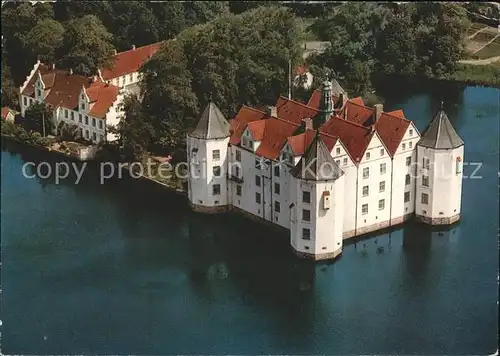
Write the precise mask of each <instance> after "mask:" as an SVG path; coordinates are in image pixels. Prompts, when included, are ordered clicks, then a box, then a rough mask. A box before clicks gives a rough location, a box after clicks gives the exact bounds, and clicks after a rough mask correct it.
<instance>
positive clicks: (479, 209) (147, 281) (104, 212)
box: [1, 86, 500, 354]
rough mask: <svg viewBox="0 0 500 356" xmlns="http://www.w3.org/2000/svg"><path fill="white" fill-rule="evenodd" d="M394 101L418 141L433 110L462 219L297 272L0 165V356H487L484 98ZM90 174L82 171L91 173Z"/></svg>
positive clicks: (267, 250)
mask: <svg viewBox="0 0 500 356" xmlns="http://www.w3.org/2000/svg"><path fill="white" fill-rule="evenodd" d="M412 91H413V92H411V93H410V92H408V91H405V90H402V89H400V88H398V90H397V91H396V92H395V93H394V92H393V93H385V94H384V93H382V94H384V95H385V98H386V102H385V108H386V109H396V108H399V107H402V108H403V109H404V111H405V113H406V115H407V117H408V118H409V119H412V120H414V121H415V123H416V125H417V127H418V129H419V130H422V129H423V128H424V127H425V125H426V123H427V122H428V121H429V120H430V118H431V116H432V114H434V113H435V110H436V109H437V108H438V106H439V102H440V101H441V96H443V94H442V93H445V95H444V98H443V99H444V101H445V109H446V111H447V113H448V116H449V117H450V119H451V120H452V121H453V124H454V126H455V128H456V129H457V131H458V132H459V134H460V135H461V136H462V138H463V139H464V141H465V143H466V145H465V161H466V162H469V163H471V164H470V165H469V166H465V169H464V174H465V175H467V176H468V175H471V174H472V173H473V171H474V170H475V169H476V167H477V165H476V164H481V166H480V168H479V170H478V171H477V172H475V176H476V177H481V178H478V179H465V180H464V185H463V204H462V220H461V221H460V222H459V223H458V224H457V225H455V226H452V227H451V228H447V229H430V228H428V227H426V226H422V225H417V224H412V223H410V224H406V225H404V226H400V227H398V228H396V229H394V230H392V231H390V232H387V231H385V232H382V233H377V234H373V235H370V236H368V237H366V238H364V239H361V240H356V242H354V241H349V242H347V243H346V244H345V245H344V252H343V256H342V257H341V258H340V259H339V260H337V261H336V262H334V263H320V264H311V263H307V262H305V261H301V260H297V259H296V258H295V257H294V256H293V255H292V253H291V252H290V250H289V248H288V240H287V234H286V233H283V232H281V231H279V230H278V231H274V230H272V229H269V228H266V227H263V226H261V225H259V224H257V223H254V222H251V221H248V220H246V219H244V218H242V217H239V216H234V215H220V216H204V215H198V214H195V213H192V212H190V211H189V209H188V207H187V206H186V204H185V202H184V200H183V199H181V198H180V197H178V196H176V195H174V194H172V193H168V192H166V191H165V190H163V189H161V188H159V187H158V186H155V185H153V184H150V183H145V182H139V181H135V180H132V179H123V180H117V181H113V182H107V183H106V184H104V185H100V184H99V181H98V178H97V176H96V175H93V174H91V172H92V170H88V171H86V174H84V177H83V179H82V181H81V182H80V184H78V185H75V184H74V181H75V179H74V178H73V179H68V180H64V181H62V182H61V183H60V184H55V182H54V179H50V178H48V179H41V178H35V179H26V178H24V177H23V176H22V173H21V168H22V165H23V164H24V162H26V161H37V160H40V159H45V158H46V157H45V158H43V157H39V154H38V153H36V152H34V151H33V150H31V149H27V148H23V147H20V146H19V145H14V144H5V143H4V144H3V145H2V152H1V159H2V160H1V188H2V190H1V237H2V266H1V267H2V269H1V270H2V275H1V277H2V295H1V297H2V298H1V307H2V314H1V319H2V326H1V347H2V353H4V354H488V353H489V354H491V353H493V352H495V350H496V348H497V313H498V310H497V299H498V294H497V271H498V262H499V261H498V235H497V234H498V223H499V221H498V220H499V218H498V205H499V201H498V193H499V182H498V173H497V172H498V171H499V167H498V166H499V144H498V142H499V121H500V120H499V112H500V107H499V100H500V90H498V89H492V88H480V87H466V88H463V87H462V88H457V87H456V86H450V87H444V88H443V87H436V86H431V87H428V88H425V91H424V92H422V93H418V92H415V88H412ZM94 173H96V172H94Z"/></svg>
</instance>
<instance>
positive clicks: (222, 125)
mask: <svg viewBox="0 0 500 356" xmlns="http://www.w3.org/2000/svg"><path fill="white" fill-rule="evenodd" d="M189 135H190V136H191V137H196V138H201V139H205V140H212V139H218V138H225V137H229V136H230V135H231V132H230V125H229V122H227V120H226V118H225V117H224V115H222V113H221V112H220V110H219V108H218V107H217V105H215V104H214V103H212V102H210V103H208V105H207V106H206V107H205V110H203V113H202V114H201V117H200V120H199V121H198V124H197V125H196V127H195V129H194V130H193V131H192V132H191V133H190V134H189Z"/></svg>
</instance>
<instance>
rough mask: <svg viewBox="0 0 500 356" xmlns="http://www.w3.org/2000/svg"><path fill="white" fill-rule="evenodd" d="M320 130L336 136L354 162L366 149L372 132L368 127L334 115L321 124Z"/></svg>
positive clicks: (359, 158)
mask: <svg viewBox="0 0 500 356" xmlns="http://www.w3.org/2000/svg"><path fill="white" fill-rule="evenodd" d="M320 131H321V132H324V133H326V134H328V135H330V136H334V137H338V138H339V139H340V140H341V141H342V143H343V144H344V146H345V148H346V150H347V151H348V152H349V154H350V155H351V157H352V159H353V160H354V162H359V161H361V157H362V156H363V154H364V152H365V151H366V148H367V147H368V144H369V143H370V140H371V138H372V136H373V132H372V131H371V129H370V128H366V127H363V126H361V125H358V124H356V123H353V122H350V121H347V120H343V119H340V118H338V117H335V116H333V117H331V118H330V120H328V121H327V122H326V123H325V124H323V125H322V126H321V128H320Z"/></svg>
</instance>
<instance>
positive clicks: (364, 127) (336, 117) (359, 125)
mask: <svg viewBox="0 0 500 356" xmlns="http://www.w3.org/2000/svg"><path fill="white" fill-rule="evenodd" d="M331 119H337V120H341V121H344V122H347V123H348V124H350V125H354V126H357V127H361V128H362V129H364V130H365V131H371V129H370V128H369V127H366V126H363V125H361V124H358V123H356V122H353V121H349V120H345V119H342V118H341V117H338V116H336V115H332V116H331V117H330V120H331ZM326 124H328V121H327V122H326V123H325V125H326Z"/></svg>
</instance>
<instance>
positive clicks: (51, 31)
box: [23, 19, 64, 63]
mask: <svg viewBox="0 0 500 356" xmlns="http://www.w3.org/2000/svg"><path fill="white" fill-rule="evenodd" d="M63 35H64V27H63V26H62V25H61V24H60V23H59V22H57V21H55V20H52V19H42V20H40V21H38V22H37V24H36V25H35V26H34V27H33V28H32V29H31V30H30V31H29V32H28V33H27V34H26V36H25V37H24V39H23V42H24V47H25V48H26V52H28V53H30V57H32V58H34V59H36V58H38V59H39V60H40V61H41V62H43V63H55V62H56V51H57V50H58V49H59V48H60V47H61V45H62V43H63Z"/></svg>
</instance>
